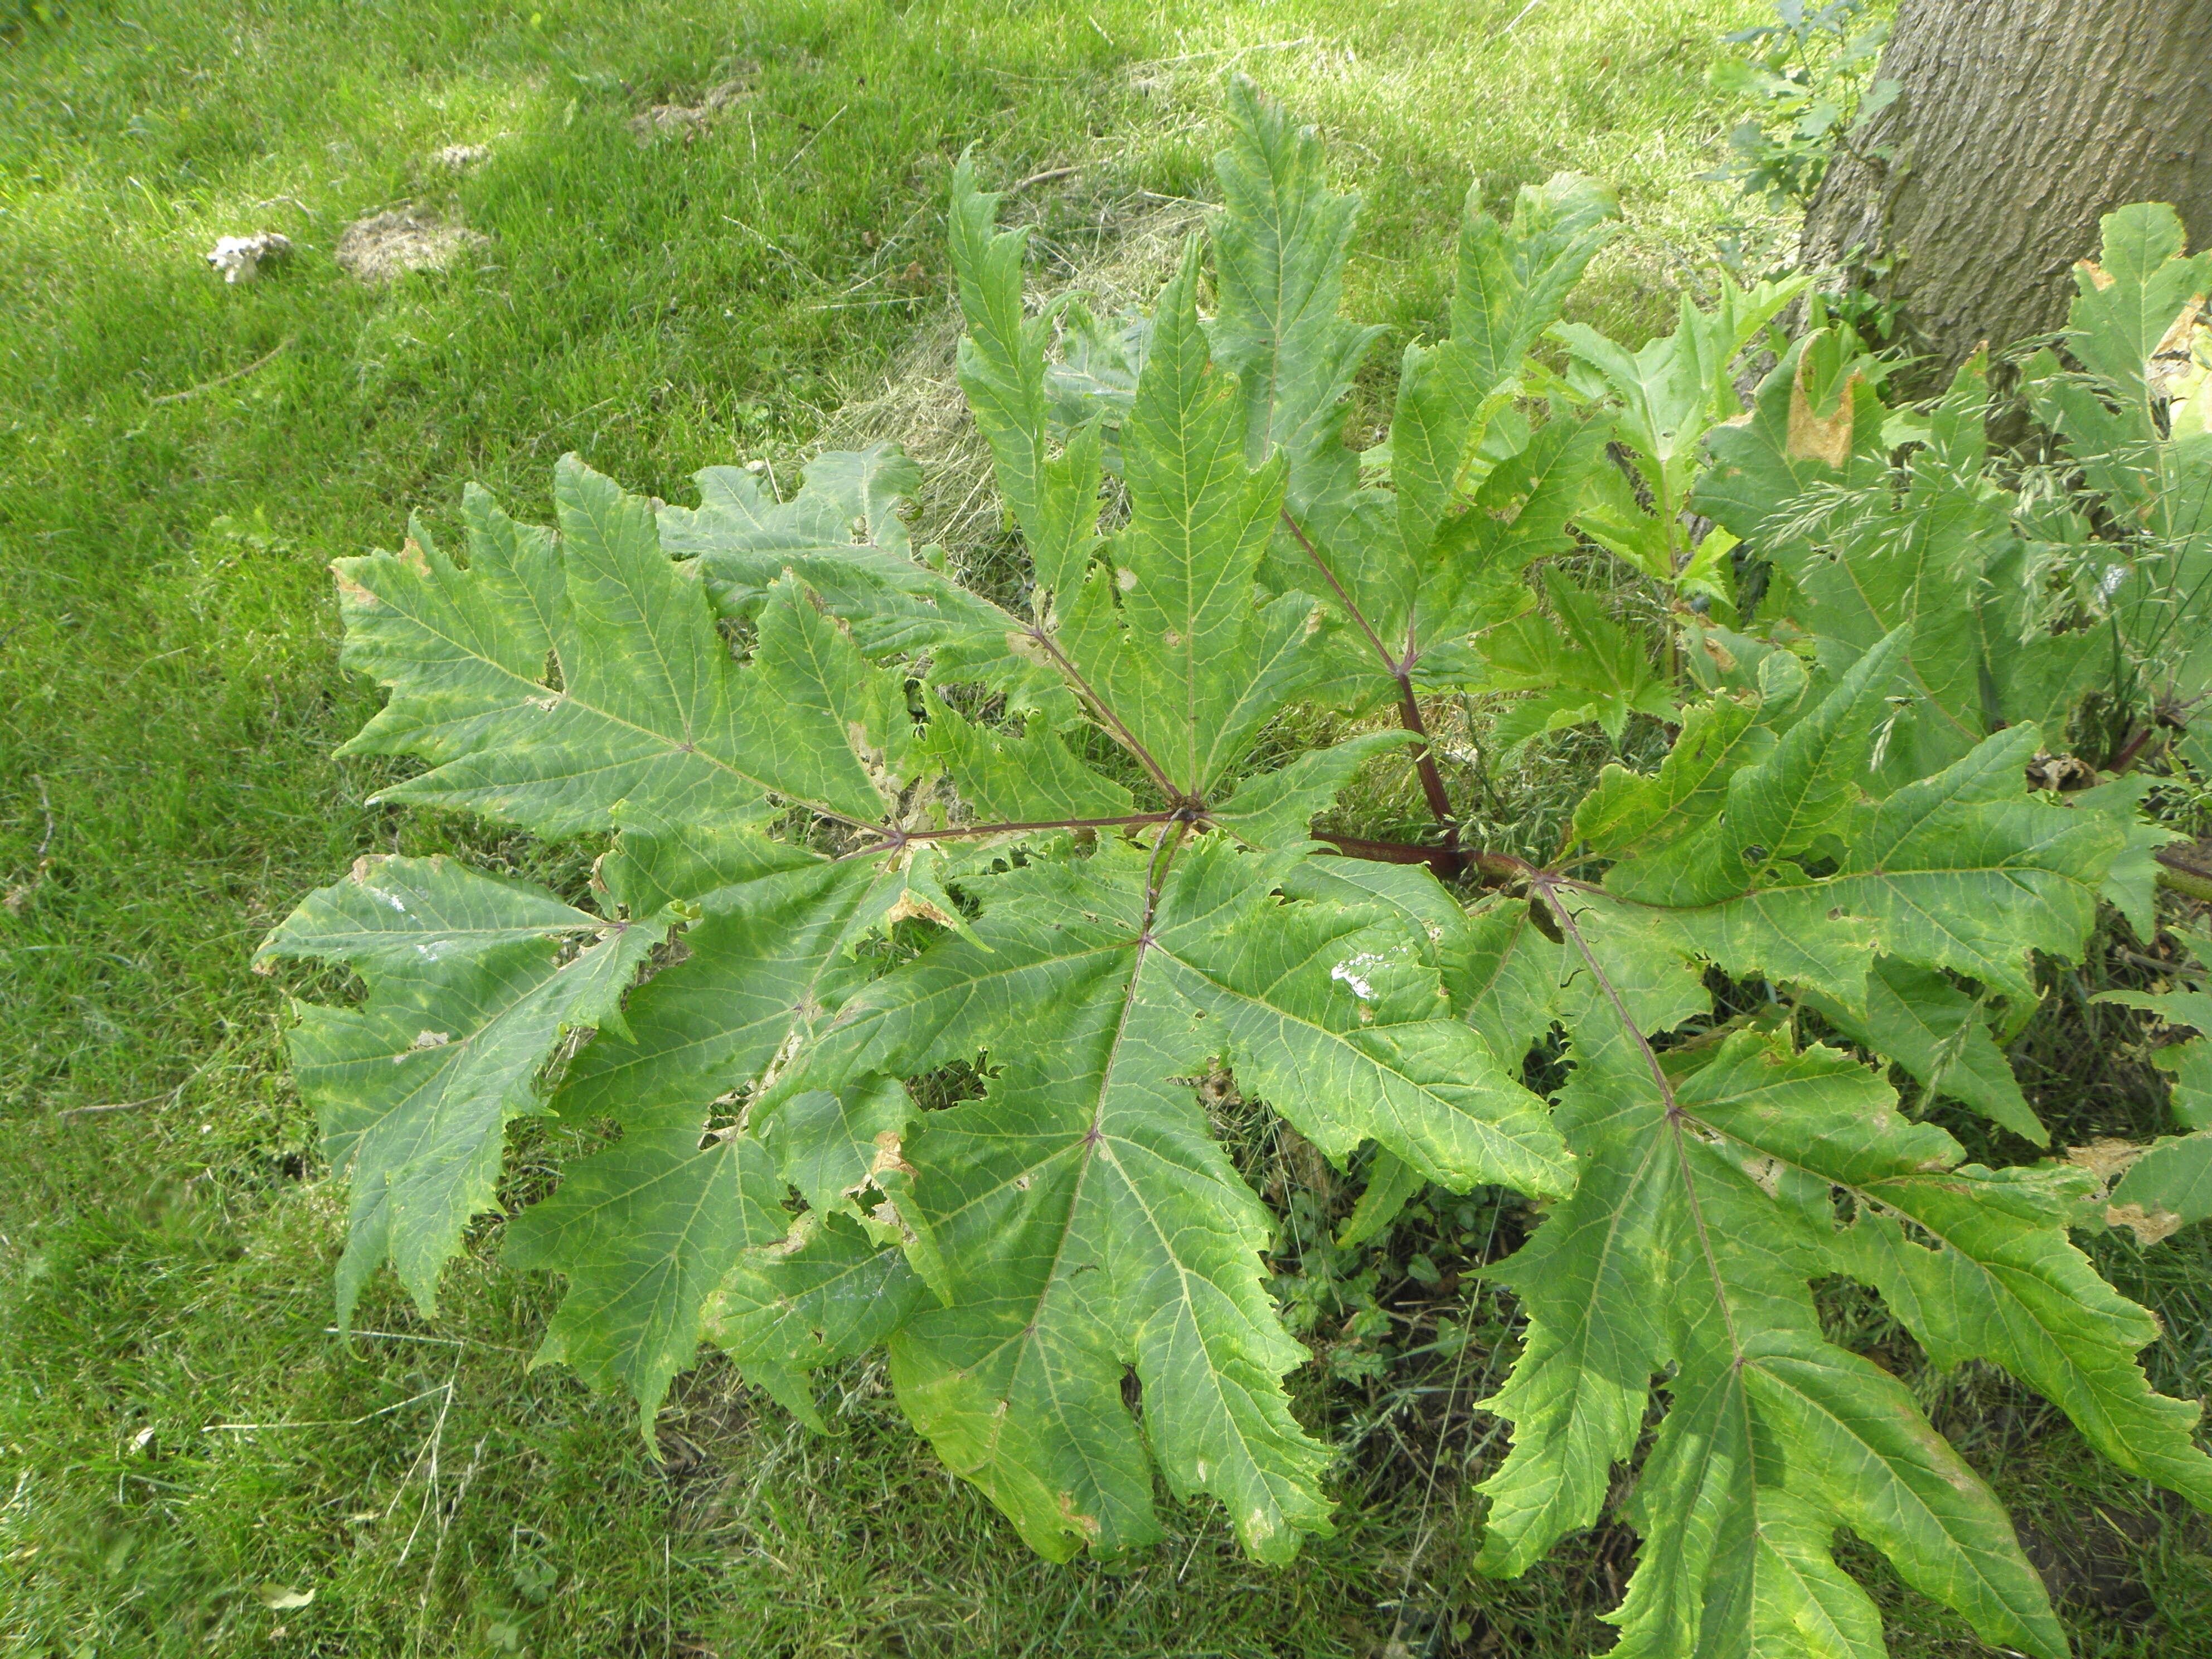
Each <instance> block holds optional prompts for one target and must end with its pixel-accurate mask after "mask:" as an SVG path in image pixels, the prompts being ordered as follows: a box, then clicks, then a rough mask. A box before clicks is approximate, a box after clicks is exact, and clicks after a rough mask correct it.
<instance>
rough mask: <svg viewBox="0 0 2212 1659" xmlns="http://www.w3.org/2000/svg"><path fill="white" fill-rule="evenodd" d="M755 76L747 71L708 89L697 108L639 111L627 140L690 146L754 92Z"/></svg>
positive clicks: (669, 106) (673, 106) (678, 106)
mask: <svg viewBox="0 0 2212 1659" xmlns="http://www.w3.org/2000/svg"><path fill="white" fill-rule="evenodd" d="M754 74H755V71H754V70H751V69H750V68H748V69H746V70H744V71H743V72H741V73H740V74H738V75H737V76H734V77H733V78H732V79H730V80H727V81H725V82H722V84H721V85H720V86H718V87H709V88H708V89H707V92H706V94H705V95H704V96H703V97H702V98H701V99H700V100H699V101H698V102H697V103H696V104H653V105H652V106H648V107H647V108H645V109H642V110H640V111H639V112H637V113H636V114H635V115H633V116H631V117H630V118H629V131H630V137H633V138H635V139H636V140H637V142H638V143H640V144H657V143H659V142H660V141H661V140H662V139H664V138H679V139H681V140H682V141H683V142H684V143H687V144H688V143H690V142H691V141H692V140H693V139H694V138H696V137H698V136H699V135H700V134H701V133H702V132H704V131H707V129H708V128H709V127H711V126H713V125H714V123H715V121H716V120H717V119H718V118H720V117H721V115H722V114H723V113H724V112H726V111H727V110H729V109H730V108H731V107H732V106H734V105H736V104H737V103H738V101H739V100H742V99H743V98H744V96H745V94H747V93H749V92H750V91H751V90H752V89H753V76H754Z"/></svg>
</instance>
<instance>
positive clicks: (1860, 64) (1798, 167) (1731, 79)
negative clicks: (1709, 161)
mask: <svg viewBox="0 0 2212 1659" xmlns="http://www.w3.org/2000/svg"><path fill="white" fill-rule="evenodd" d="M1867 9H1868V7H1867V0H1830V3H1828V4H1826V5H1823V6H1811V5H1808V3H1807V0H1776V5H1775V11H1776V12H1777V14H1778V21H1774V22H1772V23H1765V24H1760V25H1758V26H1756V27H1751V28H1746V29H1739V30H1737V31H1736V32H1735V33H1733V34H1729V35H1724V36H1723V37H1722V38H1723V40H1727V41H1729V43H1730V44H1732V45H1736V46H1745V47H1747V48H1750V50H1747V51H1746V52H1741V53H1740V54H1738V55H1736V56H1733V57H1729V58H1723V59H1721V61H1720V62H1719V63H1717V64H1715V65H1714V66H1713V71H1712V80H1713V84H1714V86H1716V87H1717V88H1719V89H1720V90H1722V91H1723V92H1726V93H1732V94H1735V95H1736V96H1738V97H1741V98H1742V99H1744V100H1747V102H1749V103H1751V104H1752V105H1753V106H1754V107H1755V108H1756V110H1757V111H1758V113H1757V114H1756V115H1754V116H1753V117H1751V118H1747V119H1746V120H1744V121H1743V122H1741V123H1740V124H1739V125H1737V127H1736V128H1735V131H1733V132H1732V133H1730V134H1729V145H1730V147H1731V148H1733V149H1735V161H1734V163H1733V164H1732V165H1731V166H1729V167H1728V168H1726V169H1725V170H1723V172H1721V173H1715V174H1713V175H1711V176H1713V177H1715V178H1721V179H1736V180H1738V181H1740V182H1741V184H1742V185H1743V187H1744V189H1745V190H1747V191H1750V192H1751V193H1752V194H1753V195H1756V196H1764V197H1766V198H1767V199H1768V200H1769V201H1770V202H1771V203H1773V204H1774V205H1776V206H1777V207H1784V206H1790V205H1792V204H1794V205H1796V206H1800V207H1802V206H1803V205H1805V204H1807V203H1808V202H1810V201H1811V200H1812V199H1813V197H1814V193H1815V192H1816V191H1819V189H1820V180H1821V179H1822V178H1824V177H1825V176H1826V173H1827V171H1828V165H1829V163H1830V162H1831V161H1833V160H1834V158H1835V155H1836V153H1837V151H1838V150H1846V151H1849V152H1850V153H1852V154H1854V155H1860V156H1862V157H1865V158H1869V159H1874V160H1879V161H1888V160H1890V159H1891V151H1890V149H1889V148H1888V147H1887V146H1884V145H1878V144H1872V143H1869V142H1868V141H1867V137H1866V133H1867V128H1868V125H1869V123H1871V122H1872V121H1873V119H1874V118H1875V116H1877V115H1879V114H1880V113H1881V112H1882V111H1883V110H1885V109H1887V108H1888V107H1889V106H1890V105H1891V104H1892V103H1893V102H1895V101H1896V99H1897V94H1898V90H1899V88H1898V83H1897V82H1894V81H1886V80H1880V79H1877V78H1875V64H1876V63H1877V62H1878V61H1879V60H1880V58H1881V49H1882V47H1883V46H1884V45H1885V44H1886V43H1887V41H1888V39H1889V25H1888V23H1887V21H1882V20H1880V19H1874V20H1869V19H1867V18H1866V16H1865V13H1866V11H1867Z"/></svg>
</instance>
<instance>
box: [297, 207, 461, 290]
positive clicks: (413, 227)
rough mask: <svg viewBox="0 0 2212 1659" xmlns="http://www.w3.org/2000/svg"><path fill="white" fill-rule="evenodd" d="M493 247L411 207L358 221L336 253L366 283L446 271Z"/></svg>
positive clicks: (445, 221) (340, 238)
mask: <svg viewBox="0 0 2212 1659" xmlns="http://www.w3.org/2000/svg"><path fill="white" fill-rule="evenodd" d="M489 246H491V238H490V237H489V236H486V235H484V234H483V233H482V232H481V231H474V230H471V229H470V228H468V227H467V226H465V225H459V224H454V223H452V222H449V221H447V220H444V219H441V218H440V217H439V216H437V215H436V214H435V213H431V212H428V211H426V210H423V209H421V208H417V207H413V206H406V207H398V208H393V209H392V210H389V211H387V212H384V213H377V214H372V215H371V216H368V218H366V219H356V220H355V221H354V222H353V223H351V224H349V225H348V226H347V227H346V228H345V234H343V235H342V236H340V237H339V238H338V245H337V248H336V250H335V251H334V252H333V255H332V257H333V258H336V259H337V262H338V264H340V265H341V266H343V268H344V269H345V270H346V271H347V272H349V274H350V275H352V276H356V277H357V278H359V279H360V280H361V281H362V282H364V283H388V282H391V281H392V280H393V279H394V278H396V277H399V276H405V275H406V274H407V273H408V272H409V271H410V270H445V269H446V268H447V266H448V265H450V264H453V261H454V260H456V259H458V258H460V257H461V256H462V255H463V254H465V253H470V252H474V251H475V250H476V249H477V248H481V247H489Z"/></svg>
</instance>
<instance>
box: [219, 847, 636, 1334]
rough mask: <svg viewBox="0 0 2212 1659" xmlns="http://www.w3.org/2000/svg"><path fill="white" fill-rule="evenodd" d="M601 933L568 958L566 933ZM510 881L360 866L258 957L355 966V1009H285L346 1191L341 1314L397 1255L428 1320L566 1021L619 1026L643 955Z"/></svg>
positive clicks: (442, 870)
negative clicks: (358, 994)
mask: <svg viewBox="0 0 2212 1659" xmlns="http://www.w3.org/2000/svg"><path fill="white" fill-rule="evenodd" d="M585 929H592V930H594V931H595V932H597V933H599V938H598V939H597V941H596V942H594V943H592V944H590V945H587V946H586V948H585V949H584V950H583V951H582V952H581V953H580V954H579V955H576V956H574V957H573V958H565V959H564V951H563V947H562V945H561V944H560V943H559V939H560V938H561V937H562V936H563V935H568V936H574V935H575V934H577V933H581V932H582V931H583V930H585ZM657 938H658V934H657V933H656V932H655V931H654V930H653V929H652V928H650V927H644V926H641V925H637V924H633V923H625V922H614V923H606V924H602V923H600V922H599V921H598V919H597V918H595V917H592V916H588V915H585V914H583V913H582V912H580V911H577V910H573V909H569V908H568V907H567V906H565V905H561V904H558V903H557V902H556V901H554V900H552V899H551V898H550V896H548V895H545V894H542V893H538V892H536V891H533V890H529V889H526V888H524V887H522V886H521V885H520V884H517V883H513V882H507V881H501V880H499V879H496V878H492V877H488V876H480V875H477V874H476V873H474V872H471V871H469V870H466V869H465V868H463V867H462V866H459V865H456V864H453V863H452V862H450V861H449V860H443V859H422V860H414V859H364V860H362V861H361V862H360V863H359V864H357V865H356V866H355V873H354V875H353V876H352V877H349V878H348V879H347V880H345V881H343V882H340V883H338V884H337V885H336V886H334V887H330V888H325V889H324V890H322V891H321V892H319V893H318V894H315V895H314V896H312V897H311V898H310V899H309V900H308V901H307V903H305V904H303V905H302V906H301V910H300V911H299V913H298V914H296V915H295V916H294V917H293V918H292V919H291V920H290V921H288V922H287V923H285V925H284V926H283V927H280V928H278V929H277V931H276V933H274V934H272V935H271V936H270V939H269V941H268V942H267V944H266V945H264V947H263V949H264V954H265V955H272V956H315V957H322V958H324V959H325V960H328V961H340V962H345V963H349V964H351V965H353V966H355V967H356V968H358V969H360V970H361V972H362V976H363V977H364V978H365V979H367V981H368V1000H366V1001H365V1002H363V1003H362V1006H360V1007H358V1008H351V1009H347V1008H327V1007H319V1006H313V1005H310V1004H304V1003H300V1004H295V1005H294V1008H295V1012H296V1013H297V1015H298V1016H299V1021H300V1023H299V1024H298V1025H297V1026H296V1027H295V1029H294V1030H293V1031H292V1033H291V1036H290V1047H291V1051H292V1063H293V1066H294V1067H295V1070H296V1071H297V1073H298V1074H299V1079H300V1088H301V1093H302V1094H303V1095H304V1096H305V1097H307V1099H308V1100H309V1101H310V1102H312V1103H313V1104H314V1106H315V1109H316V1113H317V1115H318V1116H319V1119H320V1120H321V1122H322V1126H323V1149H324V1154H325V1157H327V1158H329V1159H330V1161H331V1164H332V1166H333V1167H334V1168H336V1169H337V1170H340V1171H341V1172H343V1173H344V1174H346V1175H347V1176H349V1178H350V1182H351V1185H352V1200H351V1211H350V1215H349V1220H348V1225H347V1242H346V1249H345V1255H344V1256H343V1259H342V1260H341V1261H340V1262H339V1264H338V1315H339V1322H340V1323H342V1324H343V1323H346V1322H349V1321H350V1320H351V1317H352V1314H353V1308H354V1304H355V1303H356V1301H357V1300H358V1298H359V1297H360V1295H361V1291H362V1285H364V1284H365V1283H366V1282H367V1280H368V1276H369V1274H370V1273H373V1272H374V1271H375V1269H376V1268H377V1267H378V1266H379V1265H380V1264H381V1263H382V1262H383V1261H386V1260H387V1259H389V1260H390V1261H391V1262H392V1266H393V1267H395V1268H397V1269H398V1273H399V1277H400V1280H401V1282H402V1283H403V1284H404V1285H406V1286H407V1288H408V1290H409V1291H410V1292H412V1294H413V1295H414V1297H415V1300H416V1303H417V1304H419V1305H420V1306H421V1307H422V1309H423V1310H425V1311H426V1312H428V1310H430V1309H431V1307H432V1306H433V1305H434V1304H435V1300H436V1296H437V1285H438V1276H439V1273H440V1271H441V1269H442V1268H443V1267H444V1266H445V1264H446V1262H447V1261H448V1260H450V1259H451V1258H452V1257H453V1255H454V1254H455V1253H456V1252H457V1251H458V1250H459V1248H460V1241H461V1235H462V1232H463V1231H464V1230H465V1228H466V1227H467V1225H468V1223H469V1220H470V1218H471V1217H472V1216H474V1215H476V1214H477V1213H478V1212H482V1211H484V1210H489V1209H490V1208H492V1207H494V1204H495V1192H496V1186H497V1181H498V1176H499V1166H500V1158H501V1152H502V1150H503V1146H504V1139H505V1130H506V1127H507V1122H508V1121H510V1120H511V1119H513V1118H515V1117H519V1116H523V1115H531V1114H534V1113H538V1112H542V1111H544V1109H545V1107H544V1103H542V1101H541V1100H540V1098H539V1095H538V1086H537V1085H538V1074H539V1073H540V1072H541V1070H542V1069H543V1068H544V1066H545V1065H546V1063H547V1061H548V1060H550V1059H551V1058H552V1057H553V1055H554V1054H555V1053H556V1050H557V1049H558V1048H560V1047H561V1045H562V1042H563V1039H564V1038H565V1037H566V1036H568V1033H570V1032H572V1031H576V1030H588V1029H589V1028H592V1027H596V1026H598V1025H599V1024H602V1023H605V1022H610V1021H613V1020H615V1019H616V1018H618V1010H619V1008H620V1006H621V1001H622V997H623V993H624V992H625V991H626V990H628V989H629V985H630V982H631V981H632V979H633V978H634V977H635V975H636V971H637V968H638V964H639V963H641V962H642V961H643V960H644V958H645V956H646V953H647V951H650V950H651V949H652V947H653V943H654V942H655V940H656V939H657Z"/></svg>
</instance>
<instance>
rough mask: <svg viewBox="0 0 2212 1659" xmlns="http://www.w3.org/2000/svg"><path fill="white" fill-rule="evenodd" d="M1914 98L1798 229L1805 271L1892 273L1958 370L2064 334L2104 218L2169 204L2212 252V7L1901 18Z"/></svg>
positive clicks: (2181, 3)
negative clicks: (1882, 264)
mask: <svg viewBox="0 0 2212 1659" xmlns="http://www.w3.org/2000/svg"><path fill="white" fill-rule="evenodd" d="M1880 73H1881V75H1882V76H1885V77H1887V78H1889V79H1892V80H1894V81H1896V82H1898V83H1899V85H1900V86H1901V87H1902V88H1903V91H1902V93H1901V94H1899V98H1898V100H1897V101H1896V102H1895V103H1893V105H1891V106H1890V107H1889V108H1888V109H1887V110H1886V111H1884V112H1882V113H1881V115H1880V116H1878V117H1877V118H1875V122H1873V123H1872V124H1870V130H1869V132H1868V133H1867V134H1865V135H1864V136H1863V138H1862V139H1861V140H1860V141H1859V143H1858V145H1857V148H1859V149H1865V148H1866V147H1868V146H1870V145H1889V146H1893V147H1894V148H1895V150H1896V154H1895V156H1894V158H1893V160H1892V161H1890V162H1889V163H1888V164H1887V166H1884V165H1883V164H1882V163H1881V162H1878V161H1866V160H1862V159H1860V158H1859V157H1858V156H1856V155H1844V156H1841V157H1839V158H1838V161H1837V162H1836V164H1835V165H1834V166H1833V167H1831V168H1830V169H1829V173H1828V176H1827V178H1826V180H1825V181H1824V182H1823V184H1822V185H1821V189H1820V195H1819V197H1817V198H1816V199H1815V201H1814V204H1813V208H1812V210H1811V212H1810V213H1809V214H1808V216H1807V219H1806V224H1805V254H1806V257H1807V259H1808V263H1809V264H1816V265H1831V264H1835V263H1836V262H1837V261H1838V259H1839V258H1841V257H1842V256H1843V255H1844V253H1846V252H1848V251H1849V250H1850V249H1851V248H1852V247H1854V246H1862V245H1863V246H1865V247H1867V248H1868V249H1869V250H1870V251H1873V252H1881V253H1885V254H1889V255H1892V256H1895V257H1897V258H1898V263H1897V265H1896V267H1895V269H1894V270H1893V273H1892V275H1891V276H1890V277H1889V279H1888V281H1887V285H1886V289H1885V290H1884V291H1886V292H1887V295H1889V296H1890V297H1892V298H1893V299H1895V300H1897V301H1899V303H1900V307H1901V309H1902V311H1903V313H1904V317H1905V325H1906V328H1907V330H1908V331H1909V334H1910V336H1911V343H1912V344H1913V345H1914V346H1915V347H1916V348H1917V349H1920V350H1922V351H1924V352H1927V353H1929V355H1930V356H1932V357H1934V358H1935V359H1936V366H1937V367H1939V368H1941V369H1942V371H1944V372H1946V373H1948V370H1949V369H1950V368H1953V367H1954V366H1956V365H1957V364H1958V363H1960V362H1963V361H1964V360H1965V359H1966V356H1968V355H1969V354H1970V353H1971V352H1972V350H1973V349H1974V347H1975V345H1976V344H1977V343H1978V342H1980V341H1983V340H1987V341H1988V342H1989V343H1990V345H1991V346H1992V347H2000V346H2003V345H2006V344H2008V343H2011V342H2013V341H2015V340H2019V339H2021V338H2022V337H2026V336H2028V335H2032V334H2038V333H2043V332H2045V331H2050V330H2052V329H2055V328H2057V327H2058V326H2060V325H2061V324H2063V322H2064V320H2065V315H2066V303H2067V300H2068V299H2069V296H2070V295H2072V293H2073V284H2072V283H2070V282H2069V280H2068V271H2069V267H2071V266H2072V264H2073V263H2074V262H2075V260H2076V259H2079V258H2083V257H2085V256H2087V255H2089V254H2093V253H2094V252H2095V251H2096V247H2097V219H2098V216H2100V214H2105V213H2109V212H2111V211H2112V210H2113V209H2114V208H2116V207H2119V206H2122V205H2124V204H2126V203H2129V202H2142V201H2160V202H2171V203H2172V204H2174V206H2175V207H2176V208H2178V209H2179V210H2180V213H2181V218H2182V222H2183V223H2184V224H2185V226H2186V227H2187V228H2188V230H2189V241H2190V246H2191V247H2201V246H2205V245H2206V244H2207V243H2208V242H2212V0H1904V3H1903V4H1902V5H1901V6H1899V9H1898V17H1897V22H1896V26H1895V27H1894V28H1893V31H1892V33H1891V36H1890V44H1889V46H1888V48H1887V51H1886V52H1884V53H1883V56H1882V61H1881V71H1880Z"/></svg>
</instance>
